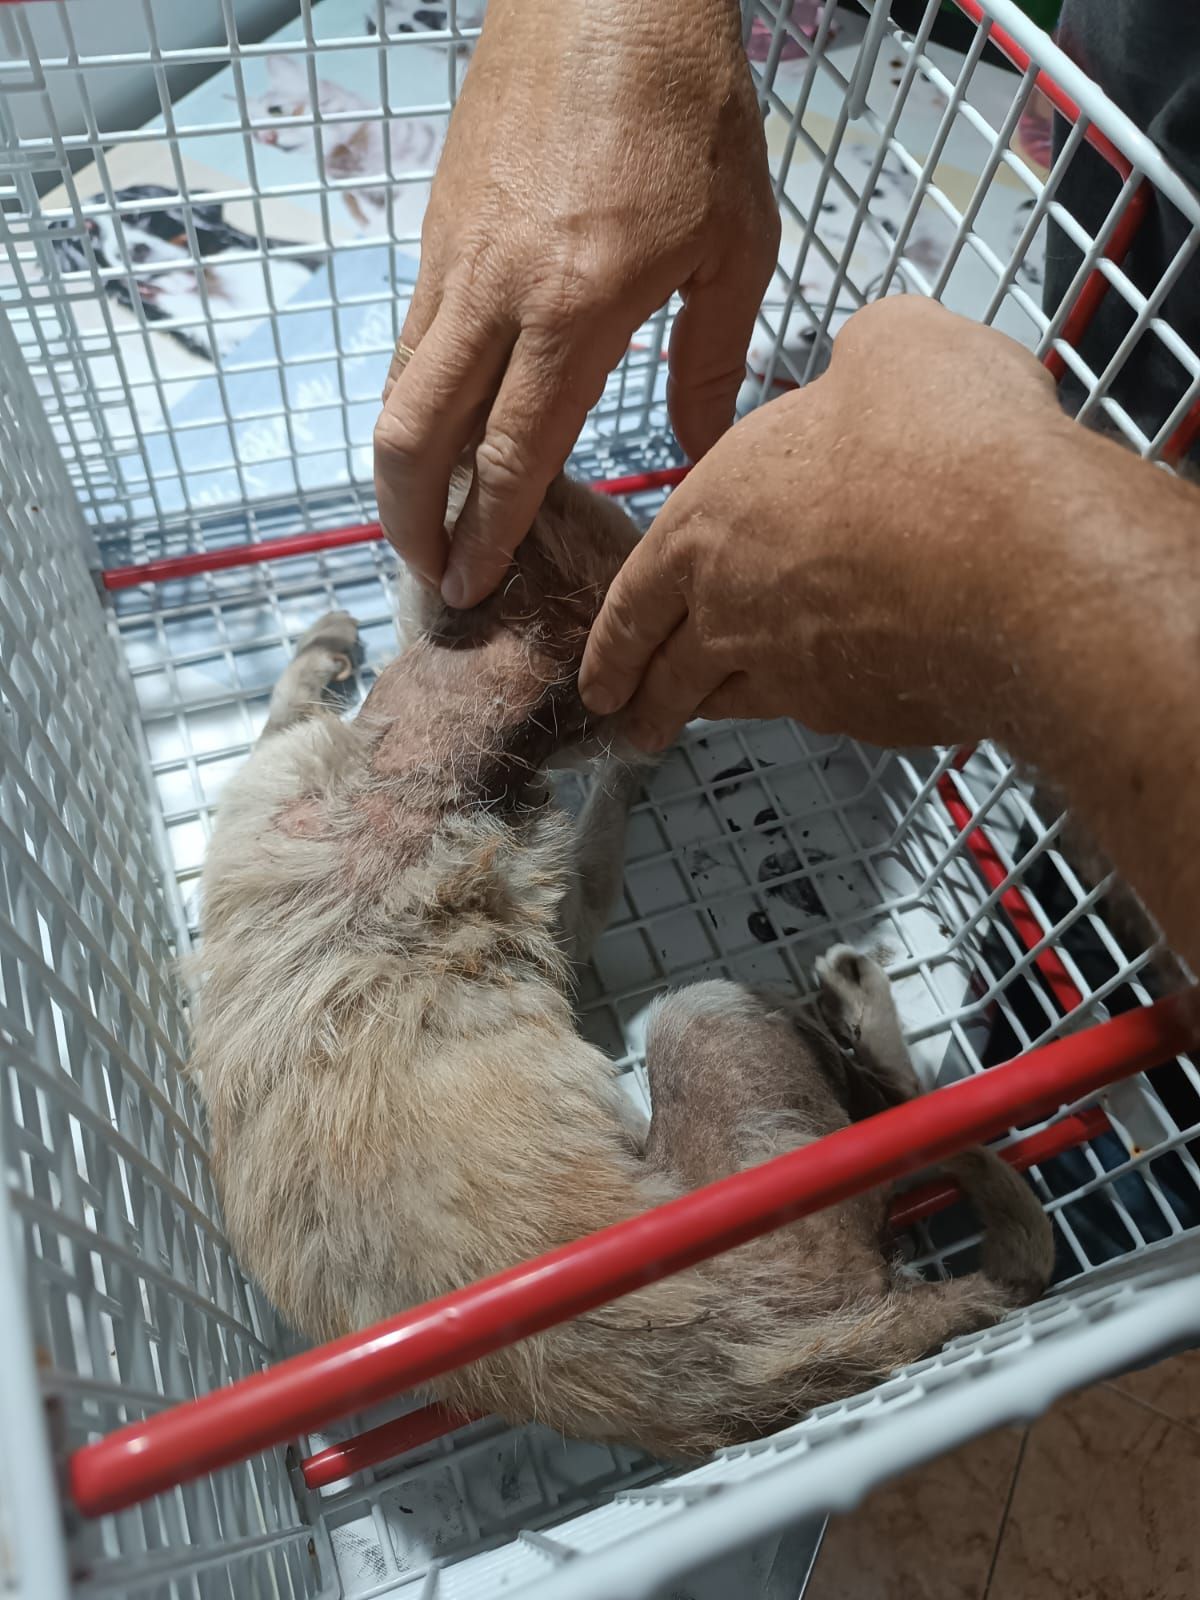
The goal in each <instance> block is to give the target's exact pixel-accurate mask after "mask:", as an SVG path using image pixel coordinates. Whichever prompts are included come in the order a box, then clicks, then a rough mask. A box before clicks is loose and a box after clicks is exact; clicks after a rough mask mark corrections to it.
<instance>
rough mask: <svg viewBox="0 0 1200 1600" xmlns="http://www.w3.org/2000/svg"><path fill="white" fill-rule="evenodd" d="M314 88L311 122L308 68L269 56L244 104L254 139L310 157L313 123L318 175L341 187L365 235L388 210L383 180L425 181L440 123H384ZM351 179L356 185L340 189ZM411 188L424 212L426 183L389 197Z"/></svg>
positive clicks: (333, 92) (348, 93)
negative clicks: (257, 88) (420, 176)
mask: <svg viewBox="0 0 1200 1600" xmlns="http://www.w3.org/2000/svg"><path fill="white" fill-rule="evenodd" d="M316 88H317V115H316V116H314V113H313V102H312V93H311V85H310V80H309V74H308V67H307V65H306V64H305V61H304V60H303V58H302V57H300V56H269V57H268V58H267V86H266V88H265V89H264V90H263V92H262V93H261V94H259V95H256V96H254V97H252V98H251V99H250V101H249V112H250V118H251V128H252V133H253V136H254V138H255V140H256V141H257V142H258V143H259V144H262V145H267V146H269V147H270V148H271V149H274V150H279V151H281V152H283V153H284V154H287V155H291V154H294V153H297V152H300V151H307V152H309V153H310V154H311V153H312V152H313V149H314V146H313V133H314V129H315V127H316V125H317V124H318V122H319V123H320V136H321V151H322V155H323V157H324V164H325V175H326V177H327V178H328V179H329V180H330V181H331V182H332V183H333V184H337V185H342V186H343V187H341V188H340V191H339V192H340V193H341V196H342V199H343V200H344V201H345V204H346V208H347V210H348V211H349V212H350V215H351V216H352V217H353V219H354V221H355V222H356V223H357V224H358V226H359V227H360V228H365V227H368V226H369V225H370V224H371V223H373V222H375V221H376V220H378V218H379V217H380V216H381V215H382V213H383V211H384V208H385V207H386V205H387V189H388V177H389V172H390V173H391V174H392V176H393V177H396V176H402V175H404V174H408V173H417V172H424V173H426V174H428V175H429V176H432V174H433V169H434V167H435V166H436V165H437V160H438V156H439V155H440V154H441V149H442V141H443V139H444V138H445V136H446V121H447V119H446V118H445V117H444V116H437V117H428V116H415V117H409V116H403V115H394V116H392V117H390V118H388V119H387V120H386V121H385V119H384V118H383V117H382V116H380V115H379V113H378V112H377V111H374V110H373V108H372V107H371V105H370V103H369V102H368V101H366V100H364V99H363V98H362V96H361V95H358V94H356V93H355V92H354V90H352V89H348V88H346V86H345V85H344V84H340V83H334V82H332V81H331V80H330V79H328V78H318V79H317V83H316ZM357 111H361V112H373V114H372V115H370V116H364V117H363V118H362V120H361V121H360V120H355V119H354V118H353V117H352V116H350V115H348V113H352V112H357ZM328 119H332V120H328ZM385 140H386V144H385ZM389 161H390V166H389ZM357 179H361V180H362V182H361V183H359V182H348V181H347V180H357ZM417 188H419V189H421V190H422V191H423V194H422V205H421V210H422V211H423V210H424V203H423V201H424V196H425V195H426V194H427V193H428V184H427V183H426V184H421V185H417V184H399V185H396V186H395V192H396V195H397V198H399V196H400V195H401V194H403V193H405V192H407V191H409V190H412V189H417Z"/></svg>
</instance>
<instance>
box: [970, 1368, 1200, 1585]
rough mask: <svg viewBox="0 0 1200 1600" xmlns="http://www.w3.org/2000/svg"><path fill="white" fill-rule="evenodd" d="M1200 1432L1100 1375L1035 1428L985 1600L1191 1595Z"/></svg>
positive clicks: (1199, 1571) (1199, 1580) (1198, 1574)
mask: <svg viewBox="0 0 1200 1600" xmlns="http://www.w3.org/2000/svg"><path fill="white" fill-rule="evenodd" d="M1198 1488H1200V1435H1198V1434H1197V1433H1196V1432H1194V1431H1193V1430H1192V1429H1190V1428H1186V1427H1183V1426H1181V1425H1179V1424H1178V1423H1173V1422H1169V1421H1168V1420H1167V1419H1166V1418H1165V1417H1161V1416H1159V1415H1157V1414H1156V1413H1155V1412H1153V1411H1150V1410H1147V1409H1146V1407H1145V1406H1141V1405H1138V1404H1136V1403H1135V1402H1134V1401H1132V1400H1128V1399H1126V1398H1125V1397H1124V1396H1123V1395H1122V1394H1120V1393H1118V1392H1117V1391H1116V1390H1115V1389H1112V1388H1110V1387H1108V1386H1107V1385H1102V1386H1100V1387H1098V1388H1094V1389H1089V1390H1086V1391H1085V1392H1084V1393H1083V1394H1079V1395H1075V1396H1072V1397H1071V1398H1070V1399H1068V1400H1065V1401H1063V1402H1061V1403H1060V1404H1059V1405H1058V1406H1056V1407H1055V1409H1054V1410H1053V1411H1051V1412H1050V1413H1049V1415H1047V1416H1045V1417H1043V1418H1042V1419H1041V1420H1040V1421H1038V1422H1036V1423H1035V1424H1034V1425H1033V1426H1032V1427H1031V1428H1030V1430H1029V1435H1028V1438H1027V1441H1026V1446H1025V1452H1024V1456H1023V1458H1022V1461H1021V1469H1020V1472H1019V1473H1018V1475H1017V1482H1016V1487H1015V1489H1014V1491H1013V1496H1012V1505H1011V1508H1010V1511H1009V1515H1008V1519H1007V1521H1006V1523H1005V1526H1004V1531H1003V1534H1002V1536H1001V1539H1000V1548H999V1551H998V1552H997V1557H996V1566H995V1572H994V1574H993V1577H992V1582H991V1584H990V1586H989V1588H988V1590H987V1600H1194V1597H1195V1596H1196V1594H1197V1593H1198V1592H1200V1537H1198V1536H1197V1521H1196V1495H1197V1490H1198Z"/></svg>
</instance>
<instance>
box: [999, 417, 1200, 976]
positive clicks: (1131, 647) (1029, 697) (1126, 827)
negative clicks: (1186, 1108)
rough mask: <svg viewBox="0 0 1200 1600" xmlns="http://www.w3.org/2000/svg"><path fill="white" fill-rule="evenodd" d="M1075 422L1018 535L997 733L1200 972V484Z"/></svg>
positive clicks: (1048, 456)
mask: <svg viewBox="0 0 1200 1600" xmlns="http://www.w3.org/2000/svg"><path fill="white" fill-rule="evenodd" d="M1068 429H1069V430H1070V433H1069V436H1068V432H1067V430H1068ZM1062 430H1063V432H1062V436H1061V437H1060V436H1059V434H1058V431H1057V430H1051V431H1050V432H1049V434H1048V435H1047V438H1046V443H1045V452H1044V455H1043V457H1042V459H1041V461H1040V462H1039V463H1038V466H1037V470H1035V471H1034V472H1032V473H1030V474H1028V475H1027V476H1026V478H1025V482H1026V484H1027V488H1026V490H1025V492H1024V494H1023V496H1022V505H1021V509H1020V510H1019V512H1018V514H1019V515H1020V516H1021V518H1022V526H1021V528H1020V529H1019V530H1013V531H1012V532H1011V534H1009V535H1007V536H1006V538H1005V540H1004V545H1003V548H1004V552H1005V562H1006V572H1005V575H1004V576H1003V577H1002V578H1001V579H1000V580H999V585H998V587H999V593H998V595H997V606H996V609H995V611H994V612H993V614H992V623H991V628H990V629H989V631H988V633H987V634H986V635H985V637H986V640H987V652H985V654H990V657H991V661H992V663H993V667H992V670H993V673H994V686H993V690H992V695H991V697H990V704H989V705H987V707H986V709H985V716H986V726H987V731H988V732H989V733H990V734H992V736H993V737H995V738H996V739H998V740H1000V741H1002V742H1003V743H1005V744H1006V745H1007V746H1008V747H1009V748H1010V749H1011V750H1012V751H1013V753H1014V754H1015V755H1017V756H1019V757H1021V758H1023V759H1025V760H1027V761H1029V762H1031V763H1032V764H1034V765H1035V766H1036V767H1037V768H1038V769H1039V770H1040V771H1041V773H1042V774H1043V775H1044V776H1045V777H1047V778H1048V779H1050V780H1051V781H1052V782H1053V783H1054V784H1055V785H1056V786H1057V787H1058V789H1059V790H1060V792H1061V793H1062V795H1063V797H1064V799H1065V800H1066V802H1067V803H1068V805H1069V806H1070V807H1071V809H1072V810H1073V811H1074V813H1075V814H1076V815H1077V817H1078V818H1079V819H1080V820H1081V821H1082V822H1083V823H1084V825H1085V826H1086V828H1087V830H1088V832H1089V833H1090V835H1091V836H1092V837H1093V838H1094V840H1095V841H1096V843H1097V844H1098V845H1099V846H1100V847H1101V848H1102V849H1103V850H1104V852H1105V854H1106V855H1108V856H1109V858H1110V859H1111V860H1112V861H1113V863H1114V865H1116V866H1117V868H1118V869H1119V870H1120V871H1121V873H1122V875H1123V876H1124V877H1125V878H1126V880H1127V881H1128V882H1129V883H1130V884H1131V885H1132V887H1133V888H1134V889H1136V890H1137V892H1138V893H1139V894H1140V896H1141V897H1142V899H1143V900H1144V902H1145V903H1146V905H1147V907H1148V908H1149V909H1150V911H1151V912H1152V914H1153V915H1154V917H1155V918H1156V920H1157V921H1158V922H1159V924H1160V925H1161V927H1162V928H1163V931H1164V932H1165V934H1166V935H1167V937H1168V939H1169V940H1170V942H1171V943H1172V945H1173V946H1174V947H1175V948H1176V949H1177V950H1178V951H1179V953H1180V954H1182V955H1183V956H1184V957H1185V959H1187V960H1188V962H1189V964H1190V965H1191V966H1192V967H1193V968H1194V969H1197V970H1200V852H1197V850H1196V847H1195V842H1194V840H1193V838H1192V828H1193V825H1194V818H1195V816H1196V812H1197V794H1198V793H1200V491H1197V490H1196V489H1194V488H1192V487H1191V486H1188V485H1185V484H1182V483H1179V482H1178V481H1177V480H1175V479H1173V478H1172V477H1170V476H1169V475H1167V474H1166V473H1164V472H1162V471H1159V470H1156V469H1154V468H1152V467H1149V466H1147V465H1145V464H1144V463H1141V462H1139V461H1137V460H1136V459H1135V458H1134V457H1133V456H1131V455H1130V454H1129V453H1128V452H1127V451H1125V450H1123V449H1121V448H1120V447H1119V446H1117V445H1115V444H1112V443H1110V442H1108V441H1106V440H1103V439H1099V438H1096V437H1095V436H1092V435H1086V436H1085V435H1081V434H1080V433H1079V431H1078V430H1076V429H1074V427H1073V425H1070V424H1067V423H1065V422H1064V423H1063V424H1062ZM1022 553H1023V554H1022ZM1014 558H1015V559H1014ZM1006 666H1007V669H1008V670H1007V671H1006V670H1005V667H1006Z"/></svg>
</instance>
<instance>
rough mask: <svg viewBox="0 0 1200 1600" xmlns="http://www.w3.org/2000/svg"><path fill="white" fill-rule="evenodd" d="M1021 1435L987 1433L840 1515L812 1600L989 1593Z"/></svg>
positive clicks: (934, 1599)
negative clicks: (997, 1542)
mask: <svg viewBox="0 0 1200 1600" xmlns="http://www.w3.org/2000/svg"><path fill="white" fill-rule="evenodd" d="M1021 1437H1022V1435H1021V1431H1020V1430H1019V1429H1016V1428H1002V1429H1000V1430H998V1431H997V1432H996V1433H991V1434H987V1435H985V1436H984V1437H983V1438H982V1439H976V1440H974V1441H973V1442H972V1443H971V1444H969V1445H965V1446H964V1447H963V1448H962V1449H961V1450H957V1451H954V1452H952V1453H951V1454H950V1455H948V1456H943V1457H942V1458H941V1459H940V1460H937V1461H931V1462H930V1463H929V1464H928V1465H927V1466H924V1467H918V1468H917V1470H916V1471H915V1472H910V1473H907V1474H906V1475H905V1476H904V1477H903V1478H898V1479H897V1480H896V1481H895V1482H894V1483H890V1484H887V1485H885V1487H884V1488H882V1489H879V1490H877V1491H876V1493H875V1494H873V1495H871V1496H870V1498H869V1499H867V1500H866V1501H864V1503H863V1504H862V1505H861V1506H860V1507H859V1508H858V1510H857V1511H852V1512H850V1513H849V1514H848V1515H846V1516H844V1517H835V1518H833V1519H832V1520H831V1522H830V1524H829V1527H828V1529H827V1531H826V1534H825V1542H824V1544H823V1546H822V1548H821V1553H820V1555H819V1556H818V1557H817V1563H816V1567H815V1569H814V1571H813V1575H812V1578H811V1579H810V1581H809V1585H808V1587H807V1589H806V1590H805V1592H804V1600H982V1597H983V1593H984V1588H985V1585H986V1583H987V1577H988V1573H989V1571H990V1569H991V1565H992V1558H993V1555H994V1552H995V1548H996V1539H997V1537H998V1535H999V1532H1000V1524H1001V1521H1002V1518H1003V1515H1004V1507H1005V1503H1006V1500H1007V1497H1008V1493H1009V1489H1010V1487H1011V1485H1012V1478H1013V1472H1014V1470H1015V1469H1016V1465H1017V1460H1018V1457H1019V1455H1020V1449H1021Z"/></svg>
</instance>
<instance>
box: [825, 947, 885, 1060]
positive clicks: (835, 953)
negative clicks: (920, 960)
mask: <svg viewBox="0 0 1200 1600" xmlns="http://www.w3.org/2000/svg"><path fill="white" fill-rule="evenodd" d="M816 973H817V983H818V986H819V987H818V993H817V1004H818V1006H819V1007H820V1011H821V1015H822V1017H823V1018H824V1019H825V1026H826V1027H827V1028H828V1029H829V1031H830V1033H832V1035H833V1036H834V1038H835V1039H836V1040H837V1041H838V1043H839V1044H843V1045H845V1046H846V1047H847V1048H849V1049H853V1047H854V1046H855V1045H856V1044H857V1043H858V1042H859V1040H860V1039H862V1038H863V1037H864V1036H866V1037H867V1038H871V1037H873V1036H874V1035H875V1034H876V1033H877V1031H878V1029H879V1028H880V1026H881V1025H883V1024H885V1023H886V1022H887V1021H888V1020H889V1019H890V1018H891V1017H892V1016H893V1015H894V1013H895V1001H894V1000H893V999H892V986H891V983H890V982H889V981H888V975H887V973H886V972H885V971H884V970H883V968H882V967H881V966H880V965H879V963H878V962H877V961H873V960H872V959H871V957H870V956H864V955H861V954H860V953H859V951H857V950H853V949H851V947H850V946H849V945H848V944H835V945H834V946H833V947H832V949H830V950H827V951H826V952H825V954H824V955H823V956H819V957H818V958H817V963H816Z"/></svg>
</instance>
